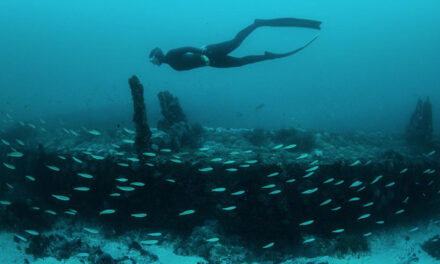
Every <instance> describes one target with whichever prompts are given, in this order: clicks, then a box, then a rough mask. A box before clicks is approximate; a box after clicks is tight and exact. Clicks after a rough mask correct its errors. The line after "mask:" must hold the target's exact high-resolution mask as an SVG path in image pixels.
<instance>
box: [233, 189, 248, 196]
mask: <svg viewBox="0 0 440 264" xmlns="http://www.w3.org/2000/svg"><path fill="white" fill-rule="evenodd" d="M244 193H245V191H243V190H242V191H236V192H233V193H231V195H233V196H238V195H242V194H244Z"/></svg>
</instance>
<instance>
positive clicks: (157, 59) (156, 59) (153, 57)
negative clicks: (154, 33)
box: [150, 48, 165, 65]
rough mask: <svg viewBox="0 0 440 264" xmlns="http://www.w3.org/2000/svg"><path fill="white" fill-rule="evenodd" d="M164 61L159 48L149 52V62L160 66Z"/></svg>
mask: <svg viewBox="0 0 440 264" xmlns="http://www.w3.org/2000/svg"><path fill="white" fill-rule="evenodd" d="M164 59H165V55H163V52H162V50H161V49H160V48H155V49H153V50H152V51H151V52H150V61H151V63H153V64H155V65H161V64H162V63H163V61H164Z"/></svg>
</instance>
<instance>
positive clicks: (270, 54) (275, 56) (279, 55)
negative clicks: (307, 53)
mask: <svg viewBox="0 0 440 264" xmlns="http://www.w3.org/2000/svg"><path fill="white" fill-rule="evenodd" d="M318 37H319V35H316V36H315V37H313V38H312V39H311V40H310V41H309V42H307V43H306V44H305V45H304V46H302V47H300V48H297V49H295V50H292V51H289V52H286V53H273V52H269V51H265V52H264V56H266V57H267V58H268V59H278V58H283V57H287V56H290V55H293V54H295V53H297V52H299V51H301V50H303V49H305V48H306V47H307V46H308V45H310V44H311V43H312V42H313V41H315V40H316V39H317V38H318Z"/></svg>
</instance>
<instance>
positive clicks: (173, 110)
mask: <svg viewBox="0 0 440 264" xmlns="http://www.w3.org/2000/svg"><path fill="white" fill-rule="evenodd" d="M157 96H158V98H159V102H160V107H161V112H162V116H163V119H162V120H159V121H158V123H157V128H158V129H160V130H162V131H165V132H166V133H168V134H169V135H170V136H171V142H169V143H168V144H169V145H170V147H171V148H173V149H175V150H179V149H180V148H182V147H190V148H195V147H197V146H198V145H199V139H200V137H201V135H202V134H203V127H202V126H201V125H200V124H195V125H190V124H188V121H187V118H186V115H185V113H184V112H183V110H182V107H181V106H180V103H179V99H178V98H177V97H175V96H173V95H172V94H171V93H170V92H168V91H163V92H160V93H159V94H158V95H157Z"/></svg>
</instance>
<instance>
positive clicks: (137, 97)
mask: <svg viewBox="0 0 440 264" xmlns="http://www.w3.org/2000/svg"><path fill="white" fill-rule="evenodd" d="M128 83H129V85H130V89H131V95H132V97H133V107H134V115H133V122H134V123H135V126H136V138H135V146H136V152H137V154H138V156H139V157H142V153H143V152H145V151H146V150H147V149H148V148H149V146H150V138H151V131H150V128H149V127H148V123H147V112H146V110H145V102H144V87H143V86H142V84H141V83H140V81H139V79H138V78H137V77H136V76H135V75H133V76H132V77H131V78H130V79H129V80H128Z"/></svg>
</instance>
